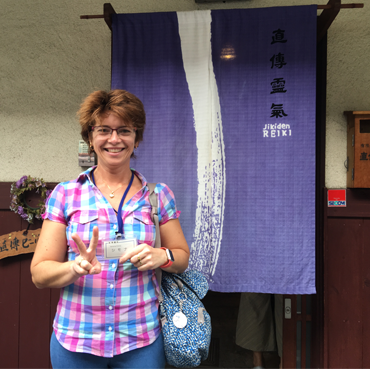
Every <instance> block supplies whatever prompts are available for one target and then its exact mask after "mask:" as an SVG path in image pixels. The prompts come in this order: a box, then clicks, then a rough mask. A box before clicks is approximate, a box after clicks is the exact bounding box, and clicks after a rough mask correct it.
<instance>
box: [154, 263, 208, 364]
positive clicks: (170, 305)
mask: <svg viewBox="0 0 370 369" xmlns="http://www.w3.org/2000/svg"><path fill="white" fill-rule="evenodd" d="M207 291H208V282H207V280H206V278H205V277H204V276H203V274H202V273H200V272H198V271H196V270H190V271H187V272H185V273H181V274H173V273H166V272H162V284H161V292H162V296H163V300H162V301H160V308H159V312H160V316H161V321H162V333H163V337H164V352H165V355H166V359H167V362H168V364H170V365H173V366H176V367H178V368H185V367H196V366H198V365H200V363H201V361H202V360H205V359H207V357H208V351H209V345H210V342H211V332H212V328H211V317H210V316H209V314H208V313H207V311H206V309H205V308H204V305H203V304H202V302H201V301H200V300H201V299H202V298H203V297H204V296H205V295H206V293H207Z"/></svg>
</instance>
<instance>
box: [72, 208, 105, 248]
mask: <svg viewBox="0 0 370 369" xmlns="http://www.w3.org/2000/svg"><path fill="white" fill-rule="evenodd" d="M96 225H98V210H97V209H86V210H84V209H83V210H76V211H75V212H74V213H73V214H71V216H70V219H69V223H68V241H69V245H70V246H71V247H72V249H73V251H75V252H76V253H79V251H78V248H77V245H76V244H75V242H74V241H73V240H72V238H71V235H72V234H73V233H77V234H78V235H79V236H80V238H81V240H82V242H83V243H84V244H85V245H86V246H87V247H88V246H89V243H90V239H91V237H92V230H93V228H94V226H96Z"/></svg>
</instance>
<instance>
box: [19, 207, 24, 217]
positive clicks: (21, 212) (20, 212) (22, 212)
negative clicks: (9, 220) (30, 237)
mask: <svg viewBox="0 0 370 369" xmlns="http://www.w3.org/2000/svg"><path fill="white" fill-rule="evenodd" d="M18 214H19V215H21V216H22V215H23V214H24V210H23V207H22V206H19V207H18Z"/></svg>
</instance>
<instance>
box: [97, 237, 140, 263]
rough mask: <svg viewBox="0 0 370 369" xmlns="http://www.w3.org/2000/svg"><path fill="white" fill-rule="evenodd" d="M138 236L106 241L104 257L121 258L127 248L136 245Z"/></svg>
mask: <svg viewBox="0 0 370 369" xmlns="http://www.w3.org/2000/svg"><path fill="white" fill-rule="evenodd" d="M136 245H137V241H136V238H131V239H129V240H114V241H105V242H104V259H119V258H120V257H121V256H122V255H123V254H124V253H125V252H126V251H127V250H130V249H132V248H134V247H136Z"/></svg>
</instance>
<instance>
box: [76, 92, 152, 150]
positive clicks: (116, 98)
mask: <svg viewBox="0 0 370 369" xmlns="http://www.w3.org/2000/svg"><path fill="white" fill-rule="evenodd" d="M108 112H109V113H113V114H115V115H116V116H117V117H119V118H121V119H122V120H123V121H124V122H125V123H126V124H128V125H129V126H132V127H134V128H136V137H135V143H138V142H140V141H142V140H143V134H144V128H145V110H144V105H143V103H142V102H141V100H140V99H139V98H137V97H136V96H135V95H133V94H132V93H130V92H128V91H125V90H111V91H103V90H100V91H94V92H93V93H91V94H90V95H89V96H87V97H86V99H85V100H84V101H83V103H82V104H81V106H80V109H79V111H78V112H77V115H78V117H79V121H80V125H81V136H82V138H83V140H84V141H85V142H86V143H87V144H89V135H90V132H91V127H92V126H95V125H99V124H100V120H101V117H102V116H103V115H104V114H105V113H108Z"/></svg>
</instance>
